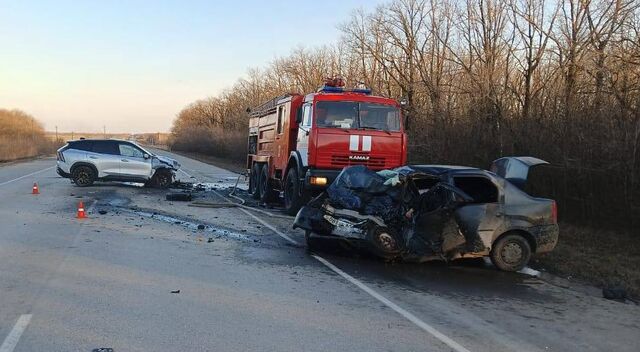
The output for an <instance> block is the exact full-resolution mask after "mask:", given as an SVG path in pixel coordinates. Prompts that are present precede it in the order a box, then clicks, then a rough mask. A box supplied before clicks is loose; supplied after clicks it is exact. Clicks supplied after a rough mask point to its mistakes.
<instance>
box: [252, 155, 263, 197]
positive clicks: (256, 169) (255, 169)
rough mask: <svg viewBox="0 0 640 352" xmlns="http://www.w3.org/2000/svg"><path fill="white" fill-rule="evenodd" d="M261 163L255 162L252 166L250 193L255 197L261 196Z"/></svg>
mask: <svg viewBox="0 0 640 352" xmlns="http://www.w3.org/2000/svg"><path fill="white" fill-rule="evenodd" d="M260 171H261V170H260V164H258V163H254V164H253V166H252V167H251V173H250V174H249V194H250V195H251V196H252V197H253V198H254V199H258V198H260V192H259V191H258V188H259V184H260V183H259V182H258V181H259V179H260Z"/></svg>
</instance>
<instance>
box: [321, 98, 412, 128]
mask: <svg viewBox="0 0 640 352" xmlns="http://www.w3.org/2000/svg"><path fill="white" fill-rule="evenodd" d="M315 121H316V126H318V127H330V128H345V129H349V128H353V129H360V128H361V129H372V130H381V131H399V130H400V111H399V109H398V108H397V107H395V106H393V105H383V104H374V103H359V102H352V101H319V102H317V103H316V109H315Z"/></svg>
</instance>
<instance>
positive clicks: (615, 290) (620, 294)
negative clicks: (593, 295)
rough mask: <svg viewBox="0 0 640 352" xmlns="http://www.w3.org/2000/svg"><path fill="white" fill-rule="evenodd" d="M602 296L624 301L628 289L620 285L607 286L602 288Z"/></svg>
mask: <svg viewBox="0 0 640 352" xmlns="http://www.w3.org/2000/svg"><path fill="white" fill-rule="evenodd" d="M602 297H604V298H606V299H611V300H622V301H624V300H625V299H626V298H627V290H625V289H624V287H620V286H613V287H605V288H603V289H602Z"/></svg>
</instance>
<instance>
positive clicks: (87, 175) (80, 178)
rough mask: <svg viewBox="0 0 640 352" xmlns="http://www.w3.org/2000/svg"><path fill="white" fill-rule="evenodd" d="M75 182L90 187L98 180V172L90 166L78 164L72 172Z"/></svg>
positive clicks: (77, 184)
mask: <svg viewBox="0 0 640 352" xmlns="http://www.w3.org/2000/svg"><path fill="white" fill-rule="evenodd" d="M71 176H72V179H73V182H74V183H75V184H76V186H78V187H88V186H91V185H92V184H93V182H95V180H96V177H97V175H96V173H95V171H93V169H92V168H91V167H89V166H84V165H82V166H78V167H75V168H74V169H73V171H72V173H71Z"/></svg>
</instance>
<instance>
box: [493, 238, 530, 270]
mask: <svg viewBox="0 0 640 352" xmlns="http://www.w3.org/2000/svg"><path fill="white" fill-rule="evenodd" d="M490 255H491V262H492V263H493V265H495V266H496V267H497V268H498V269H500V270H502V271H519V270H522V268H524V267H525V266H526V265H527V264H528V263H529V259H531V246H530V245H529V241H527V239H526V238H524V237H523V236H521V235H518V234H515V233H512V234H506V235H504V236H502V237H500V239H498V240H497V241H496V242H495V243H494V244H493V247H492V248H491V254H490Z"/></svg>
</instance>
